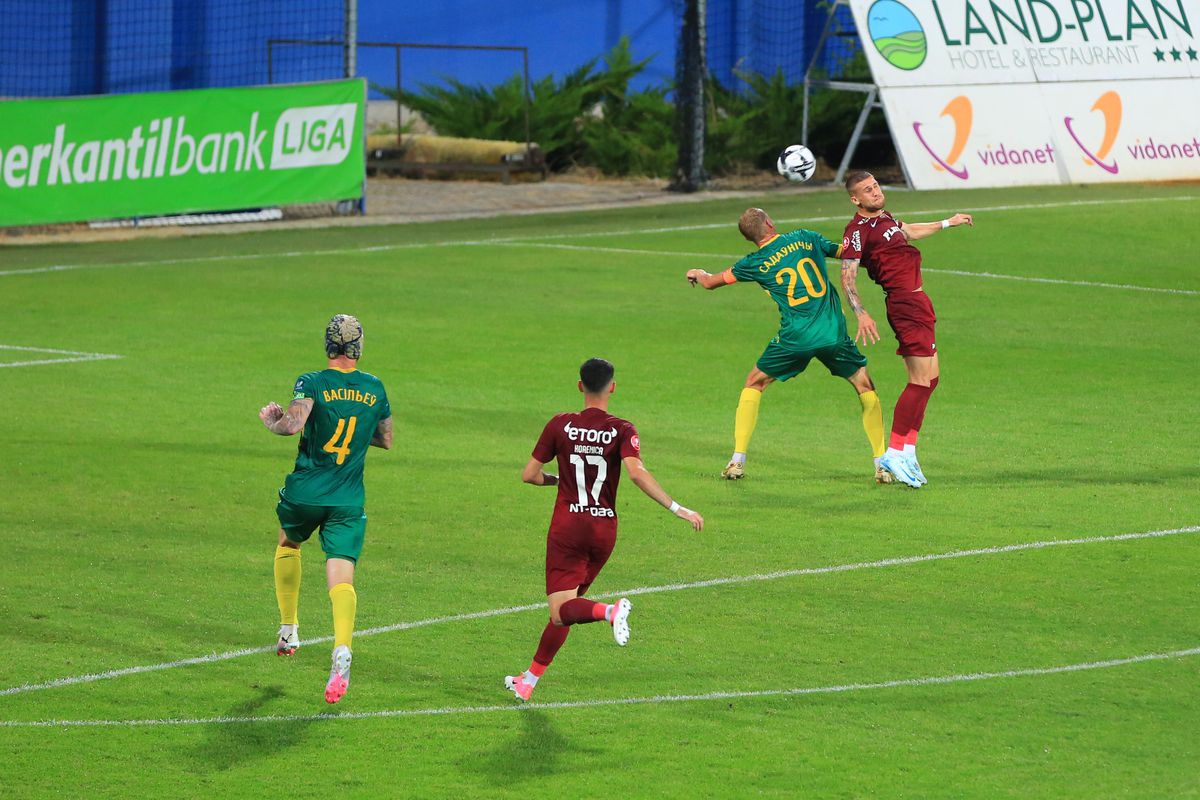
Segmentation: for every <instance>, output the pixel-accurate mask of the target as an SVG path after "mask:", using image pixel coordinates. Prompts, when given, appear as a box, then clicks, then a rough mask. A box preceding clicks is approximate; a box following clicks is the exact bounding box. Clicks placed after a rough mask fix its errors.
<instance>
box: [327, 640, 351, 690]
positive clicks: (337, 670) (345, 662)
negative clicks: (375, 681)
mask: <svg viewBox="0 0 1200 800" xmlns="http://www.w3.org/2000/svg"><path fill="white" fill-rule="evenodd" d="M350 658H351V656H350V648H349V647H346V645H342V646H341V647H338V648H336V649H335V650H334V651H333V666H332V667H330V669H329V683H327V684H325V702H326V703H336V702H337V701H338V700H341V699H342V697H343V696H344V695H345V694H346V689H347V688H349V686H350Z"/></svg>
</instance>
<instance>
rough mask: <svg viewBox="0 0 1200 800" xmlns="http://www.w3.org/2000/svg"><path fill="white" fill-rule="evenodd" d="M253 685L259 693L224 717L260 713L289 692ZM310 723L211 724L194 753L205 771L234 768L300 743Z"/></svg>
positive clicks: (235, 706) (277, 688) (273, 687)
mask: <svg viewBox="0 0 1200 800" xmlns="http://www.w3.org/2000/svg"><path fill="white" fill-rule="evenodd" d="M252 688H254V689H257V690H258V693H257V694H256V695H255V696H254V697H251V698H249V699H247V700H245V701H243V702H240V703H237V704H236V705H234V706H233V707H232V708H230V709H229V710H228V711H227V712H225V715H224V716H227V717H252V716H260V715H261V713H262V712H263V708H264V706H266V705H268V704H269V703H270V702H271V701H273V700H276V699H278V698H280V697H284V696H285V695H286V692H285V690H284V687H283V686H278V685H276V686H254V687H252ZM310 725H312V722H311V721H303V720H299V721H294V722H287V723H276V722H239V723H228V724H222V725H210V726H207V728H208V730H207V733H206V735H205V737H204V740H203V741H201V742H200V743H199V745H197V747H196V749H195V750H194V751H193V753H192V755H193V757H194V758H195V759H196V760H197V761H198V762H200V763H199V764H198V765H197V766H198V768H199V770H200V771H202V772H209V771H212V770H214V769H216V770H227V769H232V768H233V767H236V766H238V765H239V764H241V763H243V762H246V761H252V760H254V759H256V758H259V757H262V756H268V755H272V754H275V753H280V752H283V751H285V750H287V749H288V748H292V747H296V746H298V745H300V744H301V743H302V742H303V741H304V733H305V731H306V730H307V728H308V727H309V726H310Z"/></svg>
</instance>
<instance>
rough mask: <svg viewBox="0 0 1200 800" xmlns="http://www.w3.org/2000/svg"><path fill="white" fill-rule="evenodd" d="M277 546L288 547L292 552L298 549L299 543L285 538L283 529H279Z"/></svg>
mask: <svg viewBox="0 0 1200 800" xmlns="http://www.w3.org/2000/svg"><path fill="white" fill-rule="evenodd" d="M279 546H280V547H290V548H291V549H293V550H299V549H300V543H299V542H293V541H292V540H291V539H289V538H287V534H286V533H284V532H283V529H280V531H279Z"/></svg>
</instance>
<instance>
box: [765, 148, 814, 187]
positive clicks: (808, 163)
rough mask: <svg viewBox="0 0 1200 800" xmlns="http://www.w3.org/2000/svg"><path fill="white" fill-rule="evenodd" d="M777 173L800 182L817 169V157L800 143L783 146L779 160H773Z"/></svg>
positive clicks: (809, 176)
mask: <svg viewBox="0 0 1200 800" xmlns="http://www.w3.org/2000/svg"><path fill="white" fill-rule="evenodd" d="M775 168H776V169H778V170H779V174H780V175H782V176H783V177H785V178H787V179H788V180H789V181H795V182H797V183H802V182H804V181H806V180H808V179H809V178H811V177H812V176H813V173H814V172H816V171H817V158H816V156H814V155H813V153H812V150H809V149H808V148H807V147H805V146H804V145H802V144H792V145H788V146H787V147H785V148H783V152H782V153H780V154H779V160H778V161H776V162H775Z"/></svg>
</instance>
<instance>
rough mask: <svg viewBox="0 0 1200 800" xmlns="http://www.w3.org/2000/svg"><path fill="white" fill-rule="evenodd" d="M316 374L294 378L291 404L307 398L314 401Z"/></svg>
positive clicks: (306, 374) (311, 373)
mask: <svg viewBox="0 0 1200 800" xmlns="http://www.w3.org/2000/svg"><path fill="white" fill-rule="evenodd" d="M315 379H316V373H314V372H306V373H304V374H303V375H301V376H300V377H299V378H296V385H295V386H294V387H292V402H293V403H294V402H296V401H297V400H303V399H304V398H306V397H307V398H308V399H309V400H315V399H316V397H317V388H316V380H315Z"/></svg>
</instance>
